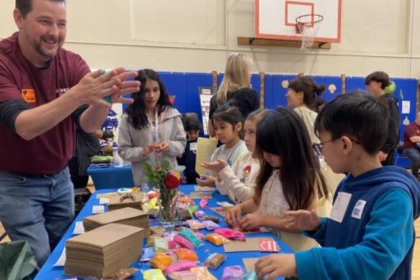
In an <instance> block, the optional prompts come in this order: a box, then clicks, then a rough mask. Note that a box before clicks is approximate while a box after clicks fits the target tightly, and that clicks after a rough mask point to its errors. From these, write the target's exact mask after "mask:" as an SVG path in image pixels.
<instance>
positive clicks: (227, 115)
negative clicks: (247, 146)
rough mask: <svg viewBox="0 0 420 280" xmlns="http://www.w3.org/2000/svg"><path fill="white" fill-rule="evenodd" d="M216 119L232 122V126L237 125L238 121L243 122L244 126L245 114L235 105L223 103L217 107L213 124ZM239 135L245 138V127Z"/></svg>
mask: <svg viewBox="0 0 420 280" xmlns="http://www.w3.org/2000/svg"><path fill="white" fill-rule="evenodd" d="M215 120H216V121H219V122H227V123H230V124H231V125H232V126H235V125H236V124H238V123H241V124H242V127H243V126H244V116H243V115H242V113H241V111H240V110H239V109H238V108H237V107H235V106H230V105H223V106H220V107H219V108H217V110H216V112H214V114H213V118H212V123H213V126H214V121H215ZM239 137H240V138H241V139H243V129H241V131H240V132H239Z"/></svg>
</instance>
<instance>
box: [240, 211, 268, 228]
mask: <svg viewBox="0 0 420 280" xmlns="http://www.w3.org/2000/svg"><path fill="white" fill-rule="evenodd" d="M262 220H263V219H262V216H261V215H258V214H247V215H246V216H245V217H244V218H243V219H242V221H241V222H240V225H241V229H242V230H252V229H255V228H259V227H261V226H262V224H261V222H262Z"/></svg>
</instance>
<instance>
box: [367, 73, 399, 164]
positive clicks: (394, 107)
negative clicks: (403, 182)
mask: <svg viewBox="0 0 420 280" xmlns="http://www.w3.org/2000/svg"><path fill="white" fill-rule="evenodd" d="M390 84H391V81H390V80H389V76H388V74H386V73H385V72H382V71H376V72H373V73H371V74H369V75H368V76H367V77H366V79H365V85H366V89H367V90H368V91H369V92H370V93H371V94H372V95H373V96H375V97H377V98H378V99H379V100H382V101H383V102H385V103H386V104H387V105H388V109H389V115H390V118H389V122H388V136H387V138H386V140H385V144H384V145H383V147H382V148H381V151H380V152H379V159H380V161H381V163H382V165H383V166H386V165H394V161H395V150H396V149H397V146H398V143H399V139H400V126H401V118H400V113H399V110H398V99H397V98H396V97H394V96H393V95H391V94H385V88H386V87H387V86H388V85H390Z"/></svg>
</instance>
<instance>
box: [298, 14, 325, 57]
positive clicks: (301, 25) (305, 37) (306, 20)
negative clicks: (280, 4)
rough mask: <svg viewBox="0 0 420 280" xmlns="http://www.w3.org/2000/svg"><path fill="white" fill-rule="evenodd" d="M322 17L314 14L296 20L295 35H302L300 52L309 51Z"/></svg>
mask: <svg viewBox="0 0 420 280" xmlns="http://www.w3.org/2000/svg"><path fill="white" fill-rule="evenodd" d="M323 20H324V17H323V16H321V15H316V14H309V15H303V16H300V17H297V18H296V33H298V34H301V35H302V45H301V47H300V50H301V51H304V52H306V51H309V50H310V49H311V48H312V45H313V44H314V41H315V36H316V34H317V33H318V30H319V27H320V26H321V23H322V21H323Z"/></svg>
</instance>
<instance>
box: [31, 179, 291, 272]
mask: <svg viewBox="0 0 420 280" xmlns="http://www.w3.org/2000/svg"><path fill="white" fill-rule="evenodd" d="M115 191H116V189H108V190H100V191H97V192H95V193H94V194H93V195H92V196H91V198H90V199H89V201H88V202H87V203H86V205H85V207H84V208H83V209H82V211H81V212H80V213H79V215H78V216H77V217H76V219H75V220H74V221H73V223H72V224H71V226H70V227H69V229H68V230H67V232H66V234H65V235H64V236H63V238H62V239H61V241H60V243H59V244H58V245H57V247H56V248H55V250H54V251H53V252H52V254H51V256H50V257H49V258H48V260H47V262H46V263H45V264H44V266H43V267H42V268H41V270H40V271H39V273H38V275H37V276H36V278H35V280H45V279H57V278H58V279H69V278H71V277H68V276H65V275H64V274H63V273H64V267H53V265H54V264H55V263H56V262H57V260H58V259H59V258H60V256H61V253H62V252H63V249H64V246H65V242H66V240H67V239H69V238H71V237H73V230H74V228H75V224H76V222H77V221H82V220H83V217H86V216H90V215H92V208H93V205H99V199H97V198H96V195H97V194H101V193H108V192H115ZM181 191H182V192H184V193H186V194H188V193H190V192H193V191H194V186H193V185H184V186H182V187H181ZM209 193H212V194H213V199H209V207H216V206H217V204H216V202H218V201H219V202H221V201H229V198H227V197H226V196H222V195H220V194H219V192H217V191H213V192H209ZM194 201H195V203H196V204H197V205H198V203H199V200H194ZM200 210H203V209H200ZM204 212H206V214H208V215H213V216H220V215H218V214H216V213H215V212H213V211H211V210H207V209H206V210H204ZM220 217H221V221H220V226H221V227H226V224H225V223H224V221H223V219H222V216H220ZM151 225H157V222H156V221H153V220H151ZM200 232H201V233H203V234H204V235H206V234H208V233H212V232H211V231H207V230H205V229H204V230H200ZM267 236H271V237H274V238H275V240H276V241H277V243H278V245H279V246H280V248H281V250H280V253H293V251H292V249H290V248H289V247H288V246H287V245H285V244H284V243H283V242H282V241H280V240H279V239H278V238H277V237H276V236H274V235H273V234H271V233H256V234H250V235H247V237H267ZM145 242H146V240H145ZM215 252H217V253H222V254H227V256H228V257H227V259H226V261H225V262H224V263H223V265H221V266H220V267H219V268H218V269H217V270H210V271H211V273H212V274H213V275H214V276H215V277H216V278H217V279H221V278H222V274H223V269H224V268H225V267H227V266H232V265H241V266H243V262H242V259H243V258H259V257H262V256H266V255H268V254H269V253H262V252H237V253H224V249H223V246H215V245H213V244H211V243H209V242H207V241H205V246H202V247H200V248H199V249H198V250H197V251H196V253H197V255H198V258H199V260H200V262H204V260H205V259H206V258H207V256H208V255H210V254H212V253H215ZM132 267H135V268H137V269H138V270H139V271H138V272H136V274H135V275H134V279H143V276H142V272H141V270H147V269H150V266H149V264H148V263H142V262H136V263H134V264H133V265H132ZM78 279H82V278H78ZM279 279H283V278H279Z"/></svg>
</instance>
